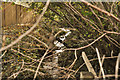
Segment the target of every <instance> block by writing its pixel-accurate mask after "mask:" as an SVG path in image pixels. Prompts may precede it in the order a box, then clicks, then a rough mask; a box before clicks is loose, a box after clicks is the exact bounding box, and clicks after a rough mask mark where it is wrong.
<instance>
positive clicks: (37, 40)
mask: <svg viewBox="0 0 120 80" xmlns="http://www.w3.org/2000/svg"><path fill="white" fill-rule="evenodd" d="M28 36H29V37H31V38H33V39H35V40H36V41H38V42H39V43H42V44H43V45H44V46H45V47H47V48H48V45H47V44H46V43H44V42H42V41H40V40H39V39H37V38H36V37H34V36H32V35H28Z"/></svg>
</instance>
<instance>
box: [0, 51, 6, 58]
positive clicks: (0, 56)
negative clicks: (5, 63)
mask: <svg viewBox="0 0 120 80" xmlns="http://www.w3.org/2000/svg"><path fill="white" fill-rule="evenodd" d="M6 52H7V50H6V51H5V52H4V53H3V54H2V55H1V56H0V59H1V58H2V57H3V56H4V55H5V53H6Z"/></svg>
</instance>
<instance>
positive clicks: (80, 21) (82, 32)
mask: <svg viewBox="0 0 120 80" xmlns="http://www.w3.org/2000/svg"><path fill="white" fill-rule="evenodd" d="M44 6H48V7H44ZM45 9H47V10H46V12H44V11H45ZM27 10H28V11H31V10H34V13H33V15H34V16H36V17H37V19H36V22H35V23H33V22H31V23H26V24H24V25H21V24H19V25H17V24H15V25H12V26H6V27H3V28H4V29H3V30H4V34H5V33H11V34H9V35H8V36H4V37H3V47H2V48H1V49H0V51H2V52H3V56H2V66H3V69H2V77H3V79H18V80H19V79H20V80H24V79H27V78H29V79H30V78H31V79H33V78H34V80H35V79H36V80H37V79H38V80H42V79H43V78H46V77H47V78H50V77H51V73H49V72H50V70H48V71H47V70H46V69H45V68H44V65H46V63H50V62H51V61H52V60H53V58H54V57H55V55H57V56H58V65H57V64H56V65H57V66H52V67H54V68H55V69H57V70H58V73H56V74H57V77H58V78H59V79H63V78H66V79H67V78H70V79H76V80H77V79H78V78H79V76H78V74H79V73H80V72H83V71H86V72H89V71H88V67H86V65H85V64H87V63H85V62H84V61H85V60H84V59H83V56H82V52H83V51H84V52H85V53H86V55H87V58H88V59H89V61H90V62H91V64H92V67H93V69H94V71H95V72H96V74H97V77H98V78H101V79H102V78H106V79H114V78H116V79H117V78H118V77H117V74H118V75H119V73H120V72H119V71H120V69H118V68H117V65H116V64H117V62H116V61H117V60H119V57H118V54H119V53H120V40H119V39H120V13H119V12H120V2H89V3H88V2H71V3H70V2H57V3H56V2H55V3H54V2H50V3H49V5H46V3H42V2H33V3H30V8H29V9H27ZM43 14H44V16H43V17H42V15H43ZM39 15H40V16H39ZM41 17H42V18H41ZM38 18H39V19H40V20H39V19H38ZM32 28H34V29H32ZM61 28H64V29H66V30H70V32H71V33H70V34H69V35H68V36H66V37H65V40H63V41H61V40H60V38H61V36H64V35H65V34H66V33H67V32H66V31H63V30H61ZM30 30H31V31H30ZM28 31H29V34H28V33H26V32H28ZM52 36H53V37H52ZM51 37H52V38H51ZM56 40H58V41H60V42H61V43H63V44H64V47H62V48H59V47H56V45H55V44H54V41H56ZM12 42H14V43H12ZM11 44H12V45H11ZM97 49H98V51H99V54H100V56H99V57H100V58H101V61H102V68H103V70H104V74H105V75H101V72H100V71H101V67H100V63H99V61H98V55H97ZM56 50H62V52H60V53H57V54H55V53H56ZM118 63H119V62H118ZM51 64H52V63H51ZM52 65H54V64H52ZM50 66H51V65H50ZM118 67H119V65H118ZM52 69H53V68H52ZM117 71H118V73H117ZM115 74H116V75H115ZM48 76H50V77H48ZM119 76H120V75H119Z"/></svg>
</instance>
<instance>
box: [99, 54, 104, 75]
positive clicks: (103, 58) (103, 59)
mask: <svg viewBox="0 0 120 80" xmlns="http://www.w3.org/2000/svg"><path fill="white" fill-rule="evenodd" d="M104 59H105V55H103V57H102V65H103V62H104ZM98 76H99V77H100V76H101V68H100V71H99V75H98Z"/></svg>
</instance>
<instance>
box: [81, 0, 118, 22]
mask: <svg viewBox="0 0 120 80" xmlns="http://www.w3.org/2000/svg"><path fill="white" fill-rule="evenodd" d="M81 1H82V2H83V3H85V4H86V5H88V6H90V7H92V8H94V9H96V10H98V11H100V12H102V13H105V14H107V15H108V16H111V17H112V18H114V19H115V20H116V21H118V22H120V19H119V18H117V17H116V16H114V15H113V14H111V13H109V12H107V11H105V10H102V9H100V8H99V7H96V6H94V5H92V4H91V3H88V2H87V1H85V0H81Z"/></svg>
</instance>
